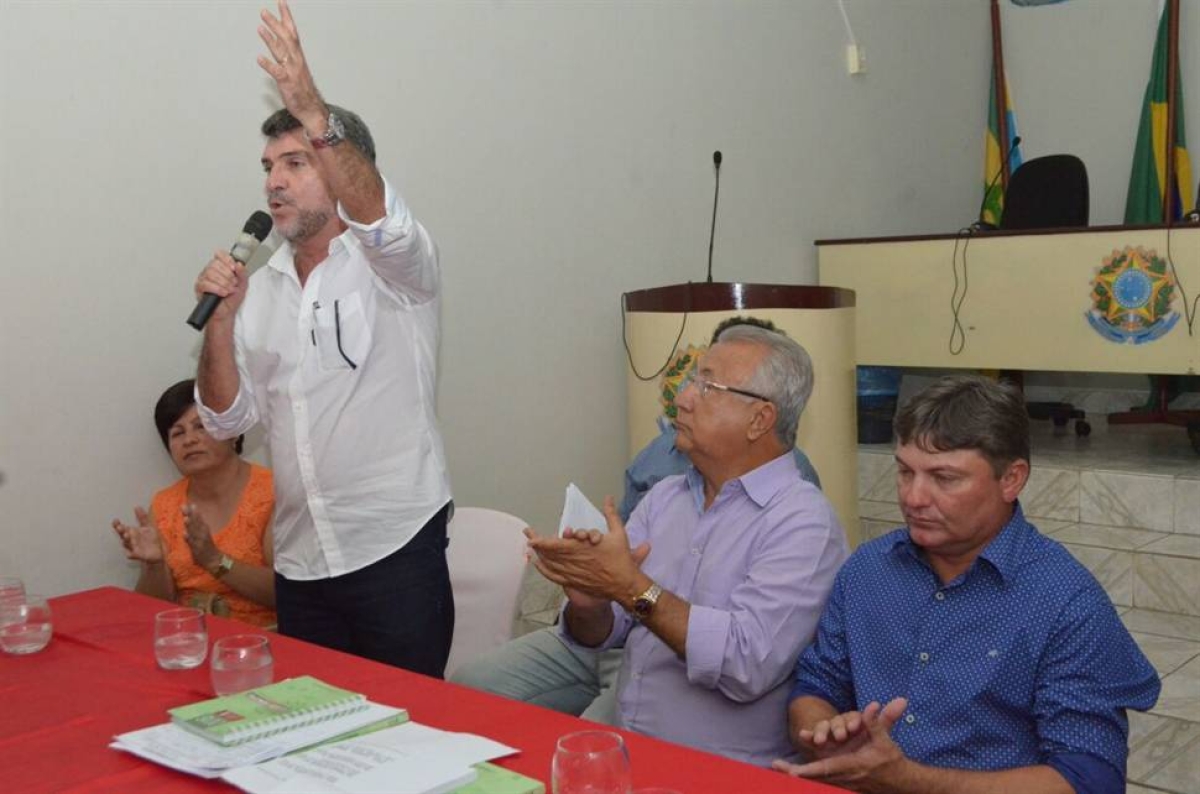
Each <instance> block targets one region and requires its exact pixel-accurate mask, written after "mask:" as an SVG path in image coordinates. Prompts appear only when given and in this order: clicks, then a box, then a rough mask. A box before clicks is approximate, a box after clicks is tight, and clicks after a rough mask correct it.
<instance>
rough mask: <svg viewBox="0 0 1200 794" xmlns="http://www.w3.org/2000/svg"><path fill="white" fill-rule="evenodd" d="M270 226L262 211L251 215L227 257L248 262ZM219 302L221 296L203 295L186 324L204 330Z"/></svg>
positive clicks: (242, 262) (268, 218)
mask: <svg viewBox="0 0 1200 794" xmlns="http://www.w3.org/2000/svg"><path fill="white" fill-rule="evenodd" d="M272 225H274V221H272V220H271V216H270V215H268V214H267V213H265V212H263V211H262V210H259V211H258V212H256V213H254V214H253V215H251V216H250V219H249V220H248V221H246V225H245V226H243V227H242V233H241V235H240V236H239V237H238V238H237V241H236V242H234V244H233V248H230V249H229V255H230V256H232V257H233V258H234V261H236V262H240V263H241V264H243V265H244V264H246V263H247V262H249V261H250V257H252V256H254V252H255V251H257V250H258V246H259V244H260V243H262V241H263V240H265V239H267V235H268V234H270V233H271V226H272ZM220 302H221V296H219V295H214V294H213V293H211V292H206V293H204V294H203V295H201V296H200V300H199V301H197V302H196V308H195V309H192V313H191V314H190V315H189V316H188V318H187V324H188V325H190V326H192V327H193V328H195V329H196V330H197V331H202V330H204V325H205V323H207V322H208V318H210V317H212V313H213V312H214V311H216V309H217V304H218V303H220Z"/></svg>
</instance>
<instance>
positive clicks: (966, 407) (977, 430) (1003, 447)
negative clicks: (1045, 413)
mask: <svg viewBox="0 0 1200 794" xmlns="http://www.w3.org/2000/svg"><path fill="white" fill-rule="evenodd" d="M893 426H894V428H895V431H896V441H897V442H898V443H900V444H916V445H917V446H918V447H920V448H921V449H923V450H925V451H927V452H953V451H955V450H959V449H973V450H976V451H977V452H979V454H981V455H983V457H984V459H985V460H987V462H988V464H989V465H990V466H991V467H992V472H993V473H994V474H995V475H996V476H997V477H1001V476H1003V474H1004V472H1005V470H1006V469H1007V468H1008V466H1009V464H1011V463H1012V462H1013V461H1016V460H1024V461H1028V460H1029V411H1028V409H1026V407H1025V398H1024V396H1023V395H1022V394H1021V390H1020V389H1018V388H1017V387H1016V386H1015V385H1013V384H1012V383H1008V382H997V381H994V380H991V379H989V378H984V377H981V376H979V375H948V376H946V377H944V378H940V379H938V380H937V381H935V382H934V383H933V384H931V385H930V386H927V387H926V388H925V389H922V390H921V391H920V392H918V393H917V394H915V395H913V396H912V397H911V398H910V399H909V400H908V402H906V403H904V405H902V406H901V407H900V410H899V411H898V412H897V413H896V417H895V420H894V422H893Z"/></svg>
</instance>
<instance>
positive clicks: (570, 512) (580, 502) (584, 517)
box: [558, 483, 608, 537]
mask: <svg viewBox="0 0 1200 794" xmlns="http://www.w3.org/2000/svg"><path fill="white" fill-rule="evenodd" d="M567 527H570V528H571V529H598V530H600V531H601V532H604V533H607V532H608V521H606V520H605V518H604V513H601V512H600V511H599V510H597V509H596V506H595V505H594V504H592V503H591V501H589V500H588V498H587V497H586V496H584V495H583V491H581V490H579V489H578V488H577V487H575V483H571V484H570V485H568V486H567V498H566V500H565V501H564V503H563V512H562V519H561V520H560V521H559V522H558V536H559V537H562V534H563V532H565V531H566V529H567Z"/></svg>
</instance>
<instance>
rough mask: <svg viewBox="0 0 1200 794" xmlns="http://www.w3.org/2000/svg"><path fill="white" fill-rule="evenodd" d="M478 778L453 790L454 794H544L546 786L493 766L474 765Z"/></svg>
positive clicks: (538, 781)
mask: <svg viewBox="0 0 1200 794" xmlns="http://www.w3.org/2000/svg"><path fill="white" fill-rule="evenodd" d="M475 771H476V772H478V773H479V777H477V778H475V782H474V783H468V784H467V785H465V786H463V787H462V788H457V789H455V790H454V794H546V786H545V784H544V783H542V782H541V781H540V780H534V779H533V778H531V777H526V776H525V775H522V774H519V773H517V772H512V771H510V770H508V769H504V768H503V767H499V766H496V765H495V764H476V765H475Z"/></svg>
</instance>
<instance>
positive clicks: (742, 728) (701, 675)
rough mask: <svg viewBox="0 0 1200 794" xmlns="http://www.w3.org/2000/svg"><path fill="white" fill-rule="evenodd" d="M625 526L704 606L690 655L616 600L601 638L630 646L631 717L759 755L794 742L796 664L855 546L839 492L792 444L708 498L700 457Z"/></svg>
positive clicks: (694, 610) (626, 714)
mask: <svg viewBox="0 0 1200 794" xmlns="http://www.w3.org/2000/svg"><path fill="white" fill-rule="evenodd" d="M626 529H627V531H628V534H629V541H630V543H631V544H632V545H633V546H637V545H638V544H640V543H642V542H643V541H649V543H650V547H651V549H650V556H649V557H648V558H647V559H646V561H645V563H644V564H643V565H642V570H644V571H645V572H646V574H647V575H648V576H650V577H651V578H652V579H653V580H654V581H655V582H657V583H658V584H659V585H661V586H662V587H663V588H664V589H666V590H669V591H670V592H672V593H674V594H675V595H676V596H679V597H680V598H682V599H684V600H686V601H688V602H689V603H690V604H691V605H692V607H691V614H690V617H689V618H688V634H687V658H686V659H680V658H679V657H678V656H676V655H675V653H674V652H673V651H672V650H671V649H670V648H669V647H668V646H667V645H666V644H665V643H664V642H663V641H662V640H660V639H659V638H658V637H657V636H655V635H654V634H653V633H651V632H650V631H649V630H648V629H647V628H646V627H644V626H641V625H639V624H637V623H635V622H634V621H633V620H632V619H631V618H630V617H629V615H628V614H626V612H625V611H624V610H623V609H621V608H620V607H619V606H617V605H616V604H614V605H613V615H614V617H615V621H614V625H613V631H612V634H610V635H609V637H608V638H607V639H606V640H605V641H604V643H603V645H602V646H601V647H602V648H610V647H615V646H620V645H624V646H625V656H624V663H623V664H622V667H621V676H620V680H619V682H618V685H617V686H618V695H617V697H618V716H619V718H620V721H621V724H622V726H623V727H625V728H630V729H632V730H636V731H640V732H642V733H646V734H649V735H651V736H656V737H659V738H661V739H666V740H668V741H672V742H678V743H679V744H685V745H688V746H691V747H696V748H699V749H702V750H708V751H709V752H714V753H719V754H720V755H724V756H728V757H730V758H736V759H739V760H742V761H749V762H751V763H755V764H759V765H767V764H769V763H770V762H771V760H772V759H774V758H778V757H781V756H785V755H788V754H789V753H790V752H791V750H790V747H789V744H788V740H787V719H786V711H787V696H788V684H789V679H790V674H791V672H792V669H793V667H794V665H795V662H796V657H797V656H798V655H799V653H800V651H801V650H802V649H803V648H804V647H805V646H807V645H808V644H809V642H811V641H812V638H813V634H814V632H815V630H816V625H817V620H818V618H819V617H820V615H821V610H822V608H823V607H824V605H825V600H826V598H827V597H828V595H829V591H830V588H831V587H832V585H833V579H834V575H835V574H836V573H837V571H838V568H840V567H841V564H842V562H843V561H844V560H845V559H846V556H847V546H846V537H845V533H844V532H843V531H842V528H841V526H840V525H839V524H838V520H837V517H836V515H835V514H834V511H833V507H832V506H831V505H830V504H829V502H828V500H826V498H825V497H824V496H823V495H822V494H821V492H820V491H819V490H818V489H817V488H816V487H814V486H813V485H812V484H810V483H808V482H805V481H803V480H801V479H800V477H799V475H798V473H797V470H796V463H795V461H794V460H793V458H792V456H791V455H782V456H780V457H778V458H776V459H775V460H773V461H771V462H769V463H766V464H763V465H762V466H760V467H758V468H757V469H755V470H754V471H751V472H749V473H747V474H745V475H743V476H742V477H740V478H738V479H736V480H731V481H730V482H727V483H725V485H724V486H723V487H722V488H721V492H720V493H719V494H718V495H717V497H716V499H714V500H713V503H712V505H710V506H709V508H708V509H707V510H705V509H704V484H703V481H702V480H701V478H700V475H699V473H698V472H697V471H696V470H695V469H689V470H688V472H687V473H686V474H684V475H681V476H675V477H669V478H667V479H665V480H663V481H662V482H660V483H659V484H658V485H656V486H655V487H654V488H653V489H652V490H651V491H650V493H649V494H648V495H647V496H646V498H645V499H643V500H642V503H641V504H639V505H638V507H637V509H636V510H635V511H634V513H633V515H632V516H631V517H630V520H629V524H628V526H627V527H626ZM559 625H560V626H561V627H562V628H561V630H562V631H563V632H564V635H565V636H566V639H567V640H568V641H572V639H571V637H570V635H569V634H568V633H567V630H566V621H560V624H559Z"/></svg>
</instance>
